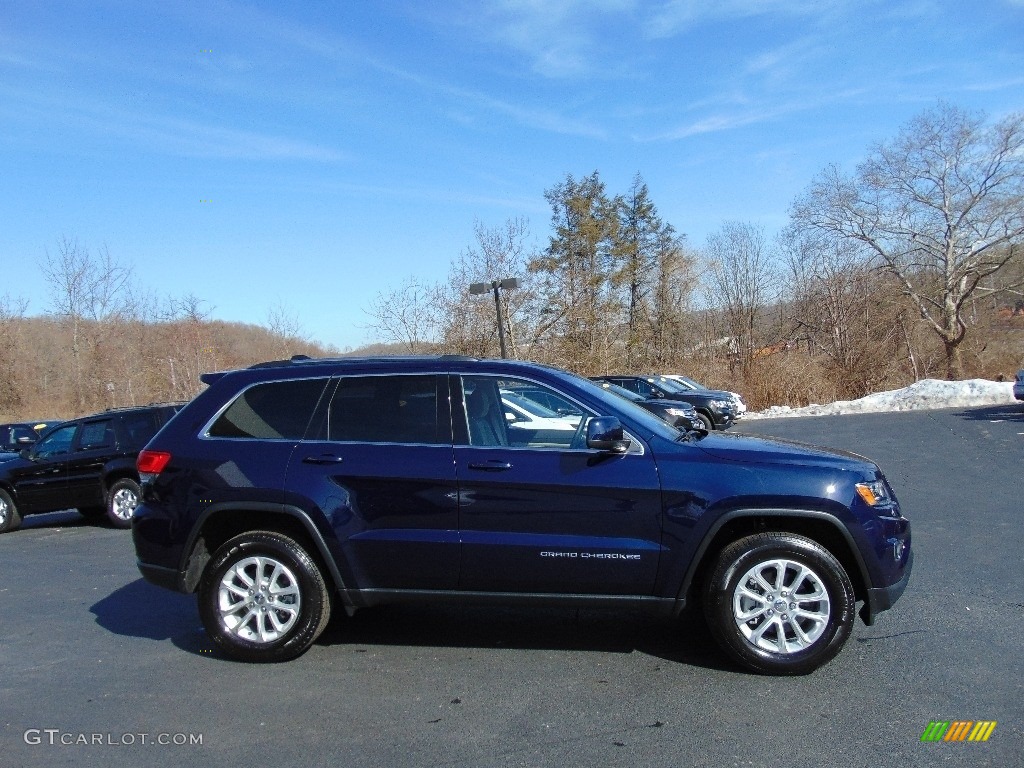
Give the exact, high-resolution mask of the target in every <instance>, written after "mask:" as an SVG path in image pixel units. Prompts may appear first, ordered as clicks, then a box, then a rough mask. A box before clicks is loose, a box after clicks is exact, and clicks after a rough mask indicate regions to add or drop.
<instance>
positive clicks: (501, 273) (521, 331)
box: [438, 218, 539, 357]
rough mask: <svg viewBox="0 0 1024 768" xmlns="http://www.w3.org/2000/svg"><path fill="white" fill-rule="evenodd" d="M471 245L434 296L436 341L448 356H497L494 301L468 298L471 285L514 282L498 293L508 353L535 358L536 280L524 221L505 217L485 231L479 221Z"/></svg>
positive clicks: (481, 297) (528, 234)
mask: <svg viewBox="0 0 1024 768" xmlns="http://www.w3.org/2000/svg"><path fill="white" fill-rule="evenodd" d="M474 233H475V235H476V245H475V246H474V247H470V248H467V249H466V250H465V251H464V252H463V253H462V254H460V255H459V257H458V258H457V259H455V260H454V261H453V262H452V264H451V268H450V269H449V272H448V282H447V284H446V285H445V286H444V287H443V288H442V289H441V291H440V294H439V303H438V308H439V310H440V318H439V325H440V327H441V328H442V333H441V337H442V341H443V344H444V348H445V350H446V351H448V352H453V353H457V354H465V355H479V356H482V357H484V356H491V357H497V355H498V350H499V349H500V344H499V343H498V337H497V322H496V319H495V314H494V313H495V309H494V302H493V301H492V300H489V299H491V294H488V295H486V296H471V295H470V294H469V286H470V285H471V284H472V283H490V282H491V281H493V280H504V279H506V278H515V279H516V280H518V282H519V287H518V288H515V289H514V290H511V291H504V290H503V291H500V292H499V294H498V295H499V298H500V300H501V302H502V306H501V309H502V312H503V313H504V322H505V332H506V335H507V338H506V341H507V342H508V348H509V354H510V355H511V356H512V357H519V356H520V354H521V353H522V351H523V348H524V347H529V348H530V355H531V356H532V357H535V356H536V343H537V341H538V339H537V331H538V317H539V313H538V312H537V308H536V303H537V287H536V283H537V280H536V279H535V278H534V277H533V276H532V275H530V274H529V272H528V270H527V265H528V264H529V262H530V260H531V259H532V258H533V253H532V251H530V249H529V245H528V240H529V236H530V229H529V223H528V222H527V221H526V219H523V218H516V219H509V220H508V221H506V222H505V223H504V225H503V226H500V227H494V228H488V227H485V226H484V225H483V224H482V223H481V222H479V221H478V222H476V223H475V225H474Z"/></svg>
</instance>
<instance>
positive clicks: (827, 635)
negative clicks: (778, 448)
mask: <svg viewBox="0 0 1024 768" xmlns="http://www.w3.org/2000/svg"><path fill="white" fill-rule="evenodd" d="M794 594H795V597H796V598H797V599H795V600H794ZM855 608H856V597H855V596H854V592H853V585H852V584H851V583H850V577H849V576H848V575H847V573H846V571H845V570H843V566H842V565H840V563H839V561H838V560H836V558H835V557H833V556H832V554H831V553H830V552H829V551H828V550H826V549H825V548H824V547H822V546H821V545H820V544H818V543H817V542H814V541H812V540H810V539H807V538H804V537H803V536H798V535H796V534H792V533H781V532H771V533H759V534H756V535H754V536H748V537H746V538H743V539H740V540H739V541H735V542H733V543H732V544H730V545H729V546H727V547H726V548H725V549H723V550H722V552H721V553H720V554H719V556H718V560H717V562H716V563H715V565H714V567H713V569H712V571H711V575H710V577H709V579H708V581H707V587H706V591H705V596H704V615H705V617H706V618H707V622H708V627H709V628H710V629H711V633H712V634H713V635H714V636H715V639H716V640H717V641H718V642H719V644H720V645H721V646H722V648H723V649H724V650H725V651H726V652H727V653H728V654H729V655H730V656H731V657H732V658H733V659H734V660H736V661H737V662H739V663H740V664H742V665H743V666H745V667H747V668H748V669H751V670H754V671H755V672H760V673H762V674H768V675H805V674H807V673H808V672H813V671H814V670H815V669H817V668H818V667H820V666H821V665H823V664H825V663H826V662H828V661H830V660H831V659H832V658H833V657H834V656H835V655H836V654H837V653H839V651H840V650H841V649H842V647H843V645H844V644H845V643H846V640H847V638H849V636H850V632H851V630H852V629H853V619H854V609H855ZM794 609H796V610H798V611H799V612H800V615H799V616H796V615H794V614H793V611H794Z"/></svg>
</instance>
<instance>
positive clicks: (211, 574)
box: [199, 531, 331, 662]
mask: <svg viewBox="0 0 1024 768" xmlns="http://www.w3.org/2000/svg"><path fill="white" fill-rule="evenodd" d="M330 614H331V601H330V596H329V595H328V593H327V585H326V583H325V582H324V578H323V575H322V574H321V572H320V569H319V568H318V567H317V565H316V563H315V562H314V560H313V558H311V557H310V556H309V554H308V553H307V552H306V551H305V550H304V549H303V548H302V546H301V545H300V544H298V543H297V542H296V541H294V540H293V539H291V538H289V537H287V536H284V535H282V534H279V533H273V532H270V531H252V532H250V533H244V534H242V535H240V536H236V537H235V538H233V539H231V540H230V541H228V542H227V543H226V544H224V545H223V546H222V547H221V548H220V549H218V550H217V552H216V553H215V554H214V556H213V559H212V560H211V561H210V563H209V565H208V566H207V568H206V570H205V571H204V573H203V578H202V580H201V581H200V584H199V615H200V616H201V618H202V620H203V626H204V627H205V628H206V632H207V634H208V635H209V636H210V639H212V640H213V642H214V643H216V644H217V646H218V647H220V648H221V649H222V650H223V651H224V652H225V653H226V654H227V655H229V656H232V657H233V658H236V659H239V660H241V661H254V662H272V661H286V660H288V659H292V658H294V657H296V656H298V655H300V654H302V653H303V652H305V651H306V649H308V648H309V646H310V645H312V644H313V641H314V640H316V638H317V637H318V636H319V635H320V633H321V632H322V631H323V629H324V627H325V626H327V621H328V619H330Z"/></svg>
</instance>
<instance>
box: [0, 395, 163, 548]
mask: <svg viewBox="0 0 1024 768" xmlns="http://www.w3.org/2000/svg"><path fill="white" fill-rule="evenodd" d="M180 407H181V406H180V404H173V405H155V406H144V407H139V408H122V409H116V410H109V411H103V412H102V413H97V414H93V415H91V416H83V417H82V418H79V419H72V420H70V421H65V422H63V423H60V424H57V425H56V426H53V427H50V428H49V429H48V430H47V431H45V432H44V433H43V435H42V436H41V437H40V438H39V440H38V441H37V442H35V443H34V444H33V445H32V446H31V447H29V448H25V449H23V450H22V451H21V453H20V455H18V456H16V457H14V458H12V459H11V460H10V461H5V462H3V463H0V533H6V532H7V531H12V530H14V529H16V528H18V527H19V526H20V525H21V519H22V518H23V517H24V516H25V515H32V514H37V513H41V512H55V511H57V510H60V509H72V508H75V509H77V510H78V511H79V512H80V513H82V515H84V516H85V517H88V518H100V517H103V516H104V515H106V517H107V519H108V520H109V521H110V522H111V523H112V524H113V525H115V526H117V527H119V528H127V527H128V526H130V525H131V515H132V511H133V510H134V509H135V505H136V503H137V502H138V497H139V476H138V472H137V471H136V469H135V458H136V456H137V455H138V453H139V451H140V450H142V447H143V446H144V445H145V444H146V442H147V441H148V440H149V439H150V438H151V437H152V436H153V435H154V434H156V432H157V430H158V429H160V427H162V426H163V425H164V424H165V423H166V422H167V421H168V420H169V419H170V418H171V416H173V415H174V413H175V412H177V410H178V409H179V408H180Z"/></svg>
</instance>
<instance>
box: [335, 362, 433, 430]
mask: <svg viewBox="0 0 1024 768" xmlns="http://www.w3.org/2000/svg"><path fill="white" fill-rule="evenodd" d="M441 381H443V379H440V378H439V377H437V376H433V375H427V376H417V375H409V376H346V377H343V378H342V379H340V381H339V382H338V389H337V390H336V391H335V393H334V399H333V400H332V401H331V408H330V415H329V417H328V439H329V440H338V441H344V442H361V443H421V444H427V445H439V444H442V443H448V442H449V439H448V433H447V430H446V429H445V430H442V429H441V427H440V420H439V419H438V395H437V389H438V387H439V386H440V382H441Z"/></svg>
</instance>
